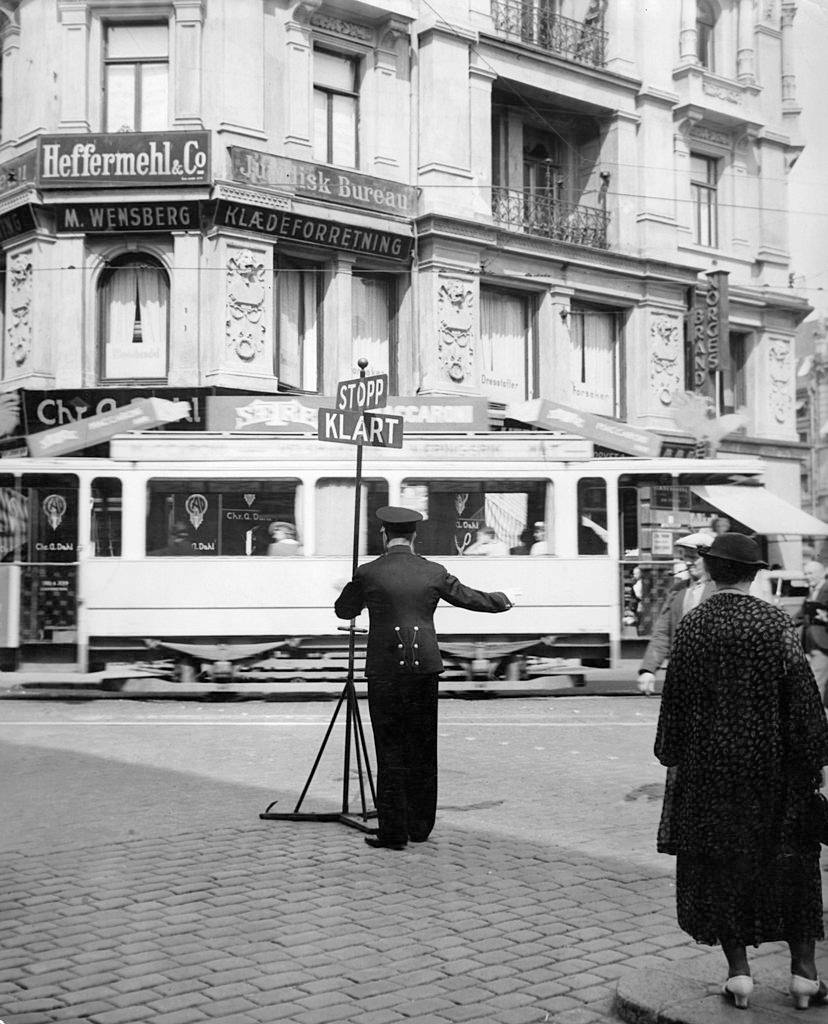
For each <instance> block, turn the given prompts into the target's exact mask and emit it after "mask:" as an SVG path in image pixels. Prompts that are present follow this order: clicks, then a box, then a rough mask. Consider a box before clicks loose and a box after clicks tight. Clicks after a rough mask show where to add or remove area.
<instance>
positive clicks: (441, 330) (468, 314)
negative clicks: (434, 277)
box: [437, 280, 474, 384]
mask: <svg viewBox="0 0 828 1024" xmlns="http://www.w3.org/2000/svg"><path fill="white" fill-rule="evenodd" d="M473 327H474V292H473V291H472V287H471V285H470V284H469V283H468V282H467V281H448V280H444V281H443V282H442V284H441V285H440V288H439V290H438V292H437V352H438V356H439V359H440V364H441V365H442V367H443V369H444V370H445V371H446V373H447V374H448V376H449V378H450V380H451V381H452V382H453V383H454V384H462V383H463V382H464V381H465V380H466V379H467V378H468V377H469V376H470V375H471V372H472V366H473V362H474V343H473V342H474V335H473Z"/></svg>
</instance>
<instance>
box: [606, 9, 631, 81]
mask: <svg viewBox="0 0 828 1024" xmlns="http://www.w3.org/2000/svg"><path fill="white" fill-rule="evenodd" d="M604 18H605V24H606V30H607V58H606V61H605V64H604V67H605V68H606V69H607V70H608V71H615V72H616V73H617V74H619V75H636V73H637V62H636V47H635V31H636V3H635V0H614V2H613V3H611V4H610V5H609V6H608V7H607V11H606V14H605V15H604Z"/></svg>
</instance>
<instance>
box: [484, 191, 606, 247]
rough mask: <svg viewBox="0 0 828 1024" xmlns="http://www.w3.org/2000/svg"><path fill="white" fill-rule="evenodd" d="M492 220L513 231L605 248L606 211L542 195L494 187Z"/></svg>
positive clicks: (557, 240)
mask: <svg viewBox="0 0 828 1024" xmlns="http://www.w3.org/2000/svg"><path fill="white" fill-rule="evenodd" d="M492 217H493V218H494V220H495V221H496V223H498V224H500V225H502V226H504V227H507V228H510V229H512V230H513V231H525V232H526V233H527V234H530V235H543V236H544V237H545V238H552V239H554V240H555V241H556V242H571V243H572V244H574V245H587V246H590V247H591V248H593V249H606V248H607V247H608V243H607V227H608V225H609V214H608V213H607V211H606V210H604V209H595V208H594V207H591V206H577V205H575V204H574V203H564V202H561V201H560V200H559V199H552V198H550V197H549V196H547V195H546V194H544V193H542V192H541V193H538V192H529V191H524V190H523V189H518V188H504V187H502V186H499V185H494V186H492Z"/></svg>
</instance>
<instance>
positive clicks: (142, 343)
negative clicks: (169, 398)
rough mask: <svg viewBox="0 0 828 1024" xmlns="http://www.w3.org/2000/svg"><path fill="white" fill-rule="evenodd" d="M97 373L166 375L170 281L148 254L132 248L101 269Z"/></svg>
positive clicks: (108, 376)
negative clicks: (133, 250)
mask: <svg viewBox="0 0 828 1024" xmlns="http://www.w3.org/2000/svg"><path fill="white" fill-rule="evenodd" d="M99 298H100V340H101V379H102V380H105V381H109V380H131V381H132V380H163V379H166V376H167V348H168V338H169V306H170V282H169V278H168V277H167V274H166V271H165V270H164V268H163V267H162V266H161V264H160V262H159V261H158V260H156V259H155V258H154V257H152V256H147V255H144V254H140V253H134V254H133V253H130V254H129V255H128V256H121V257H119V258H118V259H117V260H114V261H113V262H112V263H111V264H110V265H109V267H108V268H107V269H106V270H105V271H104V273H103V274H102V275H101V280H100V285H99Z"/></svg>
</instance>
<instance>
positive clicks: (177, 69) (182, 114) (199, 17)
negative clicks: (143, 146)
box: [172, 0, 204, 128]
mask: <svg viewBox="0 0 828 1024" xmlns="http://www.w3.org/2000/svg"><path fill="white" fill-rule="evenodd" d="M173 9H174V11H175V26H174V28H173V33H174V34H173V52H174V63H173V72H174V81H173V90H172V91H173V96H174V99H175V110H174V112H173V127H174V128H203V127H204V123H203V120H202V109H201V29H202V23H203V21H204V8H203V6H202V2H201V0H173Z"/></svg>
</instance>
